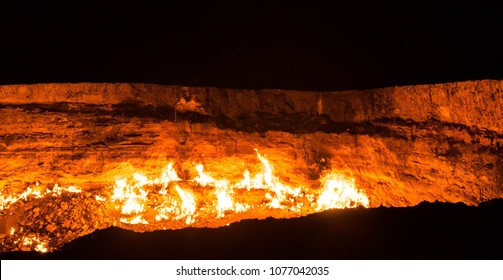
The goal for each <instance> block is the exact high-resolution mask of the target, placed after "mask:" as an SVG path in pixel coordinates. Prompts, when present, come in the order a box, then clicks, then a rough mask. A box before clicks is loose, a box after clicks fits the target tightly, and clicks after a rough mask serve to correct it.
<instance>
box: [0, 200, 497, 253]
mask: <svg viewBox="0 0 503 280" xmlns="http://www.w3.org/2000/svg"><path fill="white" fill-rule="evenodd" d="M502 214H503V200H492V201H490V202H487V203H482V204H481V205H480V206H478V207H473V206H466V205H464V204H461V203H458V204H451V203H422V204H420V205H418V206H415V207H407V208H384V207H381V208H375V209H363V208H359V209H347V210H330V211H326V212H323V213H319V214H313V215H309V216H307V217H302V218H298V219H284V220H275V219H266V220H262V221H257V220H247V221H242V222H239V223H236V224H232V225H230V226H228V227H224V228H217V229H201V228H187V229H182V230H173V231H155V232H148V233H135V232H132V231H127V230H122V229H119V228H109V229H106V230H100V231H96V232H94V233H93V234H90V235H87V236H84V237H81V238H79V239H77V240H75V241H74V242H71V243H69V244H67V245H66V246H65V247H63V249H62V250H61V251H57V252H54V253H48V254H39V253H36V252H11V253H3V254H1V255H0V257H1V258H2V259H502V258H503V239H502V238H501V237H502V236H503V222H502V220H501V216H502Z"/></svg>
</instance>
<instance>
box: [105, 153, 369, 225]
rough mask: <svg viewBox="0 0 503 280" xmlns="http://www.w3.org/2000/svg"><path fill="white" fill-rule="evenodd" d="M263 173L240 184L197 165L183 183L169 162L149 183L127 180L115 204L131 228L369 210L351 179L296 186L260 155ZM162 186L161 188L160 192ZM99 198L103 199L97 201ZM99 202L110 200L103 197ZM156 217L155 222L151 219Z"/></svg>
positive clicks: (137, 176) (119, 184)
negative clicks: (248, 215) (254, 195)
mask: <svg viewBox="0 0 503 280" xmlns="http://www.w3.org/2000/svg"><path fill="white" fill-rule="evenodd" d="M255 151H256V155H257V158H258V160H259V161H260V163H261V165H262V171H261V172H258V173H256V174H251V172H250V171H249V170H247V169H246V170H245V171H244V172H243V175H242V179H241V180H240V181H237V182H232V181H231V180H228V179H225V178H215V177H214V176H213V175H211V174H207V173H206V172H205V168H204V165H202V164H194V165H193V166H194V167H193V168H194V169H195V171H196V173H197V175H196V176H195V177H194V178H192V179H190V178H189V179H184V180H182V179H180V177H179V176H178V173H177V171H176V170H175V168H174V166H173V163H169V165H168V166H166V168H165V169H164V171H163V172H162V174H161V175H160V176H159V177H158V178H153V179H150V178H148V177H146V176H144V175H143V174H141V173H134V174H133V176H132V177H133V178H132V181H133V182H129V181H128V179H126V178H122V179H120V180H117V181H116V182H115V185H114V186H113V195H112V197H111V201H112V202H113V203H116V204H117V207H118V208H120V209H121V214H122V215H123V216H124V217H122V218H121V219H120V221H121V222H123V223H128V224H140V223H141V224H149V223H151V222H154V223H155V222H161V221H165V220H174V221H178V220H184V221H185V224H186V225H192V224H194V223H195V222H197V221H198V219H199V217H200V216H205V217H208V216H212V215H213V217H214V219H221V218H224V217H225V216H227V215H229V214H237V213H243V212H247V211H252V210H253V209H279V210H281V209H284V210H288V211H291V212H295V213H299V214H302V213H304V214H308V213H312V212H319V211H323V210H327V209H333V208H347V207H356V206H358V205H362V206H364V207H368V206H369V200H368V198H367V196H366V195H365V194H364V193H363V192H362V191H360V190H358V189H357V188H356V186H355V181H354V179H352V178H347V177H345V176H343V175H340V174H337V173H329V174H328V175H326V176H324V177H323V178H321V180H320V182H321V190H316V188H309V187H307V186H303V185H299V186H295V187H292V186H290V185H288V184H285V183H283V182H281V180H280V178H278V177H276V176H275V175H274V168H273V166H272V165H271V164H270V162H269V160H268V159H267V158H266V157H264V156H263V155H261V154H260V153H259V152H258V151H257V150H255ZM159 187H160V188H159ZM251 191H255V192H258V193H261V194H262V199H260V200H259V201H258V202H257V201H252V200H250V199H249V198H248V197H247V196H248V195H247V193H248V192H251ZM96 199H98V197H96ZM99 200H100V201H105V200H107V199H106V198H102V197H100V198H99ZM149 212H154V213H155V215H154V217H155V218H154V219H149V218H148V216H149Z"/></svg>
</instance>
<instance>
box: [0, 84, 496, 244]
mask: <svg viewBox="0 0 503 280" xmlns="http://www.w3.org/2000/svg"><path fill="white" fill-rule="evenodd" d="M0 127H1V131H0V178H1V182H0V185H1V187H2V192H3V193H4V194H15V193H19V192H22V191H23V190H25V189H26V188H27V187H28V186H35V185H36V186H46V187H47V186H54V184H58V185H59V186H63V187H65V186H70V185H73V186H78V187H79V188H81V189H82V190H84V193H82V194H79V196H78V197H77V198H76V199H73V200H71V201H70V200H68V201H66V202H67V203H69V204H70V207H68V205H67V206H66V209H63V210H62V211H60V212H61V213H59V216H65V213H67V212H68V211H70V210H67V209H68V208H70V209H73V210H72V211H73V212H72V213H75V212H78V211H81V212H82V213H84V212H86V211H88V210H85V209H81V208H78V209H80V210H75V209H77V208H75V207H77V206H76V205H77V204H78V202H75V203H77V204H75V205H74V204H72V203H73V202H72V201H79V199H80V200H82V201H84V200H86V199H87V200H89V201H91V202H89V205H94V206H89V207H91V208H93V207H95V208H96V209H98V208H100V207H101V206H99V205H98V206H96V205H95V204H96V203H98V204H99V203H100V202H99V201H98V202H97V201H96V200H95V199H94V197H95V194H97V193H99V192H100V191H101V190H103V189H104V188H106V187H109V186H111V185H113V184H114V181H115V180H117V179H118V178H119V179H120V178H121V177H124V176H126V177H127V176H131V175H132V174H133V173H135V172H138V171H141V173H142V174H144V175H145V176H146V177H148V178H150V177H154V176H156V175H155V174H158V173H159V170H160V169H161V168H163V167H164V166H166V165H168V164H169V163H170V162H172V163H174V166H175V169H176V170H177V172H178V176H179V177H181V178H182V179H187V180H188V181H190V182H192V181H193V180H192V181H191V179H190V178H195V177H196V176H197V173H196V171H195V170H194V165H195V163H202V164H204V168H205V169H204V170H205V171H206V172H208V174H211V175H212V176H213V177H214V178H227V179H229V178H231V179H235V180H239V179H241V178H242V174H243V172H244V171H245V169H246V170H248V169H249V170H251V171H252V173H253V171H254V170H256V169H258V168H259V166H260V165H261V161H260V160H259V159H257V152H256V151H255V149H257V151H258V152H259V153H260V154H261V155H264V156H265V157H266V158H267V160H268V161H269V162H270V163H271V165H272V166H274V175H275V176H276V177H277V178H278V179H279V180H281V181H282V182H284V184H288V185H302V186H304V187H306V188H308V189H315V190H318V189H320V188H321V186H320V183H319V182H320V179H321V178H322V177H323V176H324V175H325V174H327V173H329V172H336V173H337V174H342V175H343V176H346V177H347V178H352V179H353V180H354V185H355V186H356V187H357V188H358V189H360V190H362V191H363V192H364V193H365V194H366V196H367V197H368V200H369V206H370V207H377V206H380V205H384V206H399V207H402V206H412V205H416V204H418V203H419V202H421V201H436V200H438V201H448V202H464V203H466V204H469V205H476V204H478V203H480V202H482V201H487V200H490V199H493V198H501V197H503V81H493V80H484V81H471V82H459V83H451V84H440V85H420V86H408V87H394V88H384V89H375V90H367V91H344V92H298V91H284V90H236V89H220V88H188V87H176V86H160V85H148V84H88V83H82V84H40V85H13V86H0ZM262 163H263V162H262ZM91 194H92V195H91ZM204 195H206V194H201V195H200V196H204ZM239 195H241V196H242V197H253V196H254V195H255V196H257V197H258V196H259V195H258V194H250V192H242V193H239ZM256 199H257V201H258V200H260V199H262V198H260V199H259V198H256ZM306 199H307V198H306ZM25 200H26V199H25ZM25 200H23V201H24V202H22V201H21V200H20V201H21V202H22V203H25V204H24V206H22V207H21V206H19V207H17V206H16V207H17V208H16V207H15V206H14V204H13V206H12V208H8V207H7V205H8V204H7V202H6V201H5V200H4V201H3V206H2V207H3V208H4V209H5V210H6V212H8V213H10V212H15V211H17V212H21V213H27V214H26V215H24V216H26V217H28V218H19V217H18V218H17V220H18V223H20V224H21V226H19V227H24V228H25V231H27V232H28V231H29V229H28V228H32V231H37V227H38V231H39V232H45V233H46V234H47V235H48V236H49V235H50V236H51V237H52V238H55V236H56V234H60V235H61V236H65V234H68V231H70V232H71V234H70V235H69V237H68V238H66V239H65V240H69V239H73V238H75V237H77V236H79V235H82V234H85V233H88V232H90V231H93V230H94V229H96V228H103V227H107V226H109V225H111V224H116V223H117V222H118V218H117V219H116V218H114V215H115V214H113V211H114V210H113V209H108V210H106V211H105V210H103V209H105V208H103V207H101V208H100V209H102V210H103V211H104V212H103V211H101V210H100V211H101V212H99V211H94V212H99V213H101V214H100V215H101V216H99V217H101V218H99V217H98V218H97V217H96V216H93V215H91V216H89V217H91V218H82V219H81V218H80V216H79V219H77V220H79V222H78V223H77V225H75V224H74V223H69V224H68V223H67V224H66V225H65V226H63V223H64V222H65V219H64V218H58V217H59V216H57V213H58V212H57V211H56V210H58V209H59V208H61V205H60V203H59V202H58V203H56V202H50V203H55V204H54V205H53V206H54V211H52V210H50V211H49V210H44V207H43V205H41V206H34V205H32V204H30V200H27V201H25ZM60 202H61V201H60ZM311 202H312V201H311ZM37 203H40V202H37ZM306 203H308V201H307V200H306V201H303V204H302V205H304V204H306ZM51 205H52V204H51ZM72 205H74V206H72ZM9 207H10V204H9ZM72 207H73V208H72ZM34 208H39V210H38V211H42V212H44V211H45V212H44V214H45V215H48V216H50V218H49V221H46V222H39V224H38V225H36V226H35V225H33V223H34V219H35V218H32V216H33V215H32V214H31V213H33V209H34ZM40 208H41V209H42V210H40ZM84 208H85V207H84ZM95 208H93V209H95ZM15 209H18V210H15ZM288 209H290V208H288ZM288 209H286V208H285V209H283V210H281V211H280V212H278V211H279V210H278V211H272V212H270V213H268V212H266V211H265V208H264V209H262V208H260V209H257V211H255V212H246V213H245V214H242V215H241V216H240V215H237V214H236V215H234V216H233V214H232V213H230V214H229V215H227V214H226V215H224V216H225V217H224V216H218V218H219V219H220V220H219V221H218V222H212V221H211V220H212V219H210V218H208V219H206V220H205V221H204V222H203V221H202V219H200V220H199V221H193V223H191V226H201V227H206V226H221V225H225V224H227V223H230V222H233V221H237V220H240V219H243V218H264V217H267V216H276V217H291V216H298V215H304V214H308V213H310V212H309V211H308V210H306V211H305V212H299V213H300V214H299V213H291V212H292V211H291V210H288ZM23 211H24V212H23ZM38 211H37V212H38ZM107 211H108V212H107ZM53 212H54V213H56V214H54V213H53ZM293 212H295V211H293ZM86 213H87V212H86ZM107 213H108V214H107ZM37 215H38V214H37ZM51 215H52V216H51ZM55 215H56V216H55ZM107 215H108V216H107ZM222 215H223V214H222ZM105 216H107V217H109V218H107V219H105V218H104V217H105ZM93 217H94V218H93ZM110 217H112V218H110ZM44 219H45V218H44ZM11 220H12V219H11ZM97 221H99V222H97ZM23 223H24V224H25V225H23ZM26 224H30V226H28V225H26ZM48 225H53V226H54V227H56V228H54V227H52V226H51V227H49V228H47V226H48ZM83 225H84V226H85V229H83ZM142 226H143V228H141V229H140V228H139V227H138V226H132V225H129V224H128V223H126V224H124V225H123V227H126V228H132V229H139V230H152V229H156V228H179V227H183V226H186V225H185V224H184V223H183V222H180V224H176V225H171V226H166V225H165V224H163V225H162V226H152V227H148V226H147V225H146V224H143V225H142ZM59 228H63V229H62V230H61V232H60V231H59ZM16 229H17V228H16ZM6 230H7V229H6ZM53 235H54V236H53ZM60 239H63V238H62V237H61V238H60ZM52 244H53V246H54V247H57V246H59V245H61V242H59V243H52ZM28 247H29V246H28Z"/></svg>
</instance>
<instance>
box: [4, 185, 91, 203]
mask: <svg viewBox="0 0 503 280" xmlns="http://www.w3.org/2000/svg"><path fill="white" fill-rule="evenodd" d="M4 190H5V189H1V191H0V203H1V204H0V210H5V209H8V208H9V207H10V206H11V205H12V204H14V203H16V202H18V201H19V200H24V201H27V200H28V199H29V198H35V199H38V198H43V197H47V196H54V197H56V196H61V195H62V194H63V193H65V192H66V193H80V192H81V191H82V190H81V189H80V188H78V187H75V186H68V187H66V188H63V187H60V186H59V185H58V184H54V186H53V187H52V189H49V188H44V187H42V186H41V185H40V183H39V182H36V183H35V186H29V187H28V188H26V190H25V191H23V192H22V193H20V194H9V193H4Z"/></svg>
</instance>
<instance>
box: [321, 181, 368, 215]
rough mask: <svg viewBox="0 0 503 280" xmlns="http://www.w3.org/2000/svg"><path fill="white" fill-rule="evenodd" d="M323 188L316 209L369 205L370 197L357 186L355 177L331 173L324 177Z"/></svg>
mask: <svg viewBox="0 0 503 280" xmlns="http://www.w3.org/2000/svg"><path fill="white" fill-rule="evenodd" d="M321 181H322V183H323V186H324V187H323V190H322V192H321V194H320V196H319V197H318V200H317V202H316V203H317V207H316V211H322V210H326V209H334V208H351V207H355V206H357V205H362V206H364V207H369V199H368V198H367V196H366V195H365V194H364V193H363V192H362V191H361V190H358V189H357V188H356V186H355V180H354V179H347V178H346V177H344V176H342V175H340V174H336V173H330V174H328V175H327V176H325V177H323V179H322V180H321Z"/></svg>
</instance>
